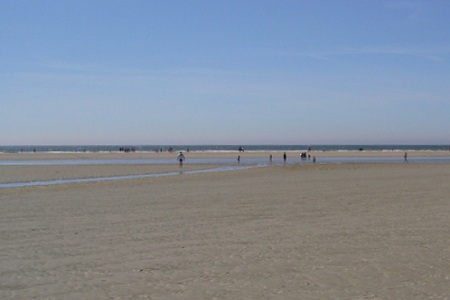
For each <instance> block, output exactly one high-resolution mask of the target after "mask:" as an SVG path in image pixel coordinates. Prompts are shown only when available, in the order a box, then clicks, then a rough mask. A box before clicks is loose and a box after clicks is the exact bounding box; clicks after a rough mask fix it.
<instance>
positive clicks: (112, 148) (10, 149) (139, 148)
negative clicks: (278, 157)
mask: <svg viewBox="0 0 450 300" xmlns="http://www.w3.org/2000/svg"><path fill="white" fill-rule="evenodd" d="M239 147H243V148H244V149H245V150H247V151H306V150H307V149H312V150H319V151H360V150H364V151H412V150H425V151H447V150H449V151H450V145H71V146H67V145H56V146H55V145H53V146H33V145H27V146H0V153H1V152H4V153H19V152H120V151H136V152H152V151H161V150H162V151H168V150H169V149H172V150H173V151H186V150H188V149H189V151H211V152H220V151H238V149H239Z"/></svg>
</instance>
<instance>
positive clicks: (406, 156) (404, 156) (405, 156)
mask: <svg viewBox="0 0 450 300" xmlns="http://www.w3.org/2000/svg"><path fill="white" fill-rule="evenodd" d="M403 158H404V159H405V163H407V162H408V152H405V154H404V155H403Z"/></svg>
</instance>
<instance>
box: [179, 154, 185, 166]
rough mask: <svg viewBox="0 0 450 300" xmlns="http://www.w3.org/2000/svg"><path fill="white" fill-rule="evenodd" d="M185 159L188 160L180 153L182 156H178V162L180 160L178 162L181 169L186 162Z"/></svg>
mask: <svg viewBox="0 0 450 300" xmlns="http://www.w3.org/2000/svg"><path fill="white" fill-rule="evenodd" d="M185 159H186V158H185V157H184V154H183V152H180V154H178V156H177V160H178V162H179V163H180V167H182V166H183V162H184V160H185Z"/></svg>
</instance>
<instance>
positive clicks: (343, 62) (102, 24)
mask: <svg viewBox="0 0 450 300" xmlns="http://www.w3.org/2000/svg"><path fill="white" fill-rule="evenodd" d="M449 16H450V1H448V0H441V1H439V0H423V1H413V0H398V1H397V0H386V1H383V0H380V1H373V0H352V1H350V0H342V1H339V0H328V1H327V0H323V1H320V0H317V1H313V0H296V1H282V0H274V1H264V0H255V1H245V0H237V1H231V0H230V1H206V0H205V1H167V0H161V1H146V0H142V1H118V0H105V1H103V0H98V1H96V0H76V1H75V0H74V1H72V0H71V1H68V0H61V1H53V0H49V1H46V0H40V1H33V0H29V1H26V0H0V145H25V144H34V145H40V144H44V145H45V144H384V143H391V144H392V143H393V144H449V143H450V18H449Z"/></svg>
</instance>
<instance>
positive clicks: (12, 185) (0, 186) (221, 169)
mask: <svg viewBox="0 0 450 300" xmlns="http://www.w3.org/2000/svg"><path fill="white" fill-rule="evenodd" d="M257 167H263V165H258V166H223V167H217V168H213V169H205V170H190V171H183V170H180V171H178V172H167V173H157V174H140V175H122V176H108V177H93V178H73V179H56V180H44V181H29V182H11V183H0V189H6V188H19V187H34V186H50V185H60V184H76V183H88V182H104V181H118V180H128V179H141V178H151V177H168V176H176V175H189V174H200V173H213V172H224V171H236V170H244V169H250V168H257Z"/></svg>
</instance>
